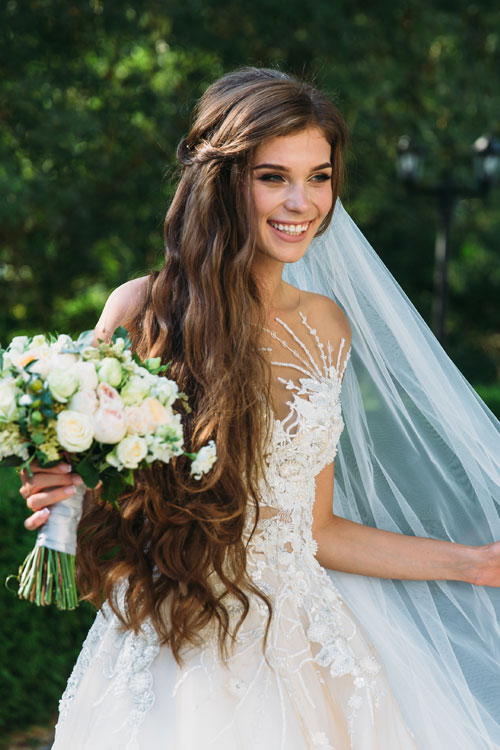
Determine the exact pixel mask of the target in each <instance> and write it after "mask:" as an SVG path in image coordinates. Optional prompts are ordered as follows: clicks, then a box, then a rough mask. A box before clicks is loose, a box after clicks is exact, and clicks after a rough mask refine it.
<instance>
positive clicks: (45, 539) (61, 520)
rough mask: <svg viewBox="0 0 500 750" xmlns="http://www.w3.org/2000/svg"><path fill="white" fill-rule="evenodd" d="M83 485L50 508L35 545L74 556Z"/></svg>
mask: <svg viewBox="0 0 500 750" xmlns="http://www.w3.org/2000/svg"><path fill="white" fill-rule="evenodd" d="M86 490H87V487H86V486H85V485H84V484H81V485H79V486H78V487H76V489H75V493H74V494H73V495H71V496H70V497H68V499H67V500H61V502H59V503H56V504H55V505H51V506H50V509H49V510H50V515H49V517H48V519H47V521H46V522H45V523H44V525H43V526H42V528H41V529H40V531H39V532H38V536H37V545H38V546H39V547H47V548H48V549H53V550H55V551H56V552H66V553H67V554H68V555H75V554H76V529H77V526H78V523H79V521H80V518H81V515H82V507H83V496H84V495H85V491H86Z"/></svg>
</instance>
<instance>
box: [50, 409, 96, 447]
mask: <svg viewBox="0 0 500 750" xmlns="http://www.w3.org/2000/svg"><path fill="white" fill-rule="evenodd" d="M56 433H57V439H58V440H59V443H60V444H61V446H62V447H63V448H64V450H67V451H69V452H70V453H81V452H82V451H86V450H87V448H90V446H91V445H92V440H93V437H94V431H93V428H92V420H91V418H90V417H89V416H88V414H82V413H81V412H77V411H70V410H69V409H65V410H64V411H61V412H59V414H58V415H57V424H56Z"/></svg>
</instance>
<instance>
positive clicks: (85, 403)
mask: <svg viewBox="0 0 500 750" xmlns="http://www.w3.org/2000/svg"><path fill="white" fill-rule="evenodd" d="M97 407H98V401H97V395H96V392H95V391H94V389H93V388H82V390H80V391H77V392H76V393H75V394H74V395H73V396H72V397H71V399H70V401H69V403H68V409H71V411H78V412H80V413H81V414H89V415H90V416H92V414H94V412H95V411H96V409H97Z"/></svg>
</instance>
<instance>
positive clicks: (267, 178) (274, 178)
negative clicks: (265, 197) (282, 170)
mask: <svg viewBox="0 0 500 750" xmlns="http://www.w3.org/2000/svg"><path fill="white" fill-rule="evenodd" d="M257 179H258V180H262V182H283V181H284V178H283V175H281V174H278V173H276V172H266V173H265V174H261V175H260V176H259V177H258V178H257Z"/></svg>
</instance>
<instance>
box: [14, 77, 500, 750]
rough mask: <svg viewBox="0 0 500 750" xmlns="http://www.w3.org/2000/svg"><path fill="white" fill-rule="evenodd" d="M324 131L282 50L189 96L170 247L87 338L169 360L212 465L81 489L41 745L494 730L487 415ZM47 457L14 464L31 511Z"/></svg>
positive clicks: (38, 506) (47, 479) (458, 735)
mask: <svg viewBox="0 0 500 750" xmlns="http://www.w3.org/2000/svg"><path fill="white" fill-rule="evenodd" d="M346 137H347V134H346V127H345V124H344V121H343V119H342V116H341V115H340V113H339V112H338V110H337V109H336V107H335V106H334V105H333V104H332V103H331V102H330V101H329V100H328V99H327V98H326V97H325V96H323V95H322V94H320V93H319V92H318V91H317V90H315V89H314V88H312V87H311V86H309V85H307V84H305V83H303V82H300V81H298V80H296V79H294V78H292V77H289V76H286V75H284V74H282V73H279V72H277V71H272V70H266V69H256V68H244V69H242V70H239V71H236V72H233V73H230V74H228V75H225V76H223V77H222V78H221V79H220V80H218V81H216V82H215V83H214V84H213V85H212V86H211V87H210V88H209V89H208V90H207V91H206V93H205V94H204V96H203V97H202V99H201V100H200V102H199V105H198V107H197V109H196V112H195V116H194V122H193V125H192V127H191V130H190V132H189V133H188V135H187V137H186V138H185V139H183V141H182V142H181V144H180V145H179V148H178V158H179V161H180V163H181V165H182V175H181V178H180V182H179V185H178V188H177V192H176V194H175V196H174V199H173V201H172V204H171V206H170V209H169V212H168V214H167V218H166V222H165V247H166V256H165V265H164V266H163V268H162V269H161V270H160V271H159V272H155V273H152V274H151V275H150V276H148V277H144V278H140V279H135V280H133V281H129V282H127V283H126V284H124V285H122V286H121V287H119V288H118V289H116V290H115V291H114V292H113V293H112V294H111V295H110V297H109V299H108V301H107V303H106V305H105V308H104V311H103V313H102V316H101V318H100V320H99V322H98V324H97V327H96V331H95V340H96V341H97V340H98V339H106V338H108V337H110V336H111V334H112V333H113V331H114V329H115V328H116V327H117V326H118V325H126V326H127V327H128V329H129V330H130V332H131V337H132V340H133V342H134V347H135V348H136V350H137V351H138V353H139V354H140V355H141V356H146V355H148V356H160V355H161V357H162V359H163V361H164V362H170V363H171V367H170V371H169V375H170V376H171V377H173V378H174V379H175V380H176V381H177V382H178V384H179V386H180V388H181V390H183V391H184V392H186V393H187V394H188V396H189V401H190V404H191V406H192V412H191V413H190V414H189V415H187V416H186V430H187V434H188V436H189V439H190V444H191V445H192V448H193V450H196V449H197V447H198V446H201V445H202V444H204V443H206V441H207V440H208V439H209V438H214V439H215V441H216V445H217V455H218V459H217V462H216V464H215V466H214V468H213V470H212V472H211V473H210V474H209V475H207V476H206V477H205V478H204V479H203V481H202V483H201V484H200V483H196V484H195V483H194V482H191V481H189V478H188V476H187V473H186V472H185V467H183V465H182V463H181V461H179V462H178V464H177V465H176V466H169V467H168V468H167V469H165V468H162V469H153V470H151V471H149V472H143V473H141V474H140V475H139V476H138V478H137V481H136V485H135V487H134V488H133V490H131V491H130V492H128V493H127V494H124V495H123V496H122V497H121V498H120V512H119V513H118V512H116V511H115V510H114V509H109V508H108V506H104V505H102V504H101V503H100V502H99V499H98V497H94V496H90V495H89V496H88V497H87V501H88V502H87V507H86V510H85V513H84V517H83V519H82V521H81V524H80V530H79V539H80V543H79V550H78V558H77V560H78V567H79V573H78V575H79V588H80V591H81V592H82V594H83V596H84V598H85V599H87V600H89V601H91V602H93V603H94V604H96V605H97V606H98V607H100V608H101V609H100V611H99V613H98V615H97V619H96V621H95V623H94V625H93V627H92V628H91V630H90V632H89V635H88V637H87V639H86V641H85V643H84V645H83V648H82V651H81V654H80V657H79V659H78V662H77V664H76V666H75V668H74V671H73V674H72V675H71V677H70V679H69V682H68V686H67V688H66V691H65V693H64V695H63V698H62V700H61V704H60V717H59V722H58V726H57V730H56V739H55V744H54V746H53V747H54V750H63V749H64V750H67V749H68V748H71V749H72V750H77V749H79V750H84V749H85V750H119V749H120V750H122V749H124V748H127V749H129V750H132V749H133V750H155V749H158V750H160V748H166V749H167V748H168V749H169V750H195V749H196V750H198V749H199V748H210V747H213V748H217V749H218V750H234V749H235V748H238V750H240V749H241V750H260V749H262V750H277V749H282V750H285V749H286V750H305V749H306V748H307V749H309V748H310V749H311V750H312V749H313V748H314V749H317V750H328V749H330V750H344V749H346V750H347V748H351V749H354V750H375V749H377V750H389V749H391V750H396V749H397V750H410V748H412V749H414V748H420V750H449V748H451V747H453V748H463V749H464V750H465V749H466V750H478V749H482V748H485V749H486V748H495V747H500V725H499V722H500V710H499V705H500V703H499V700H498V698H499V692H500V688H499V685H498V683H499V682H500V681H499V679H498V674H499V667H500V663H499V658H500V648H499V643H500V638H499V630H498V617H497V615H496V612H498V597H497V596H496V594H495V590H494V589H491V588H487V587H497V586H500V544H499V543H496V542H494V541H493V539H495V538H498V537H499V536H500V529H499V528H498V506H497V504H496V499H495V493H497V492H498V485H499V484H500V465H499V459H498V458H497V455H498V446H499V444H500V443H499V442H498V426H497V423H496V422H495V420H494V418H493V417H492V415H491V414H490V413H488V410H487V409H486V407H484V405H482V404H481V403H480V402H479V399H477V397H475V396H474V395H473V393H472V390H471V389H470V387H469V386H468V385H467V384H466V383H465V382H464V381H463V378H461V376H460V374H459V373H458V372H457V371H456V370H455V369H454V367H453V365H452V364H451V362H449V360H448V359H447V357H446V355H445V354H444V353H443V352H442V350H441V349H440V347H439V345H438V344H437V342H436V341H435V340H434V339H433V337H432V335H431V334H430V332H429V331H428V329H427V328H426V327H425V325H424V324H423V323H422V321H421V320H420V318H419V317H418V315H417V313H416V312H415V311H414V309H413V308H412V306H411V304H410V303H409V301H408V300H407V299H406V298H405V297H404V295H403V294H402V292H401V290H399V288H398V287H397V285H396V284H395V282H394V281H393V280H392V278H391V277H390V275H389V273H388V272H387V270H386V269H385V268H384V267H383V266H382V264H381V263H380V261H379V260H378V259H377V258H376V256H375V255H374V254H373V252H372V251H371V249H370V248H369V246H368V245H367V243H366V241H365V240H364V238H363V237H362V236H361V235H360V233H359V232H358V230H357V229H356V227H355V226H354V225H353V224H352V222H351V221H350V219H349V217H348V216H347V215H346V214H345V211H344V210H343V208H342V205H341V204H340V201H339V200H338V193H339V189H340V185H341V177H342V169H343V161H342V154H343V149H344V146H345V142H346ZM313 238H316V239H314V240H313ZM311 241H313V242H312V244H311ZM309 245H311V246H310V247H309ZM308 247H309V249H308ZM287 264H290V265H287ZM285 267H286V271H285V273H287V274H288V276H287V279H288V280H287V281H286V280H285V278H284V276H283V271H284V269H285ZM294 274H295V275H294ZM289 282H293V283H289ZM346 313H347V316H346ZM351 330H352V333H351ZM351 336H352V346H351ZM341 391H342V408H341ZM461 407H463V410H462V411H465V414H464V413H462V412H461V411H460V408H461ZM344 428H345V429H344ZM343 431H344V434H343V437H342V440H340V437H341V434H342V433H343ZM490 446H491V450H490ZM334 459H335V467H336V470H337V477H336V478H335V485H336V486H335V502H334V504H333V511H332V496H333V489H334ZM70 471H71V469H70V467H68V466H64V465H60V466H58V467H55V468H53V469H50V470H47V469H45V470H44V469H41V468H37V469H36V470H35V473H34V475H33V477H32V479H29V478H28V477H27V476H26V475H23V487H22V489H21V493H22V494H23V496H24V497H25V498H26V499H27V502H28V506H29V507H30V509H31V510H32V511H34V513H33V515H32V516H31V517H30V518H29V519H28V520H27V521H26V526H27V527H28V528H31V529H34V528H36V527H38V526H40V525H41V524H42V523H43V522H44V521H45V520H46V518H47V517H48V514H49V512H50V510H49V509H50V505H51V504H53V503H56V502H58V501H59V500H62V499H63V498H65V497H67V496H68V494H71V493H72V492H74V491H75V485H76V484H77V483H78V477H76V475H74V474H71V473H70ZM376 526H380V527H382V528H376ZM456 532H458V533H456ZM460 533H462V539H461V541H462V543H459V542H458V541H456V539H457V538H460ZM495 534H496V536H495ZM433 536H434V537H438V538H431V537H433ZM451 540H453V541H451ZM353 574H354V575H353ZM394 579H398V580H394ZM426 582H429V583H426ZM471 584H473V585H471ZM485 587H486V588H485ZM103 602H104V604H103Z"/></svg>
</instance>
